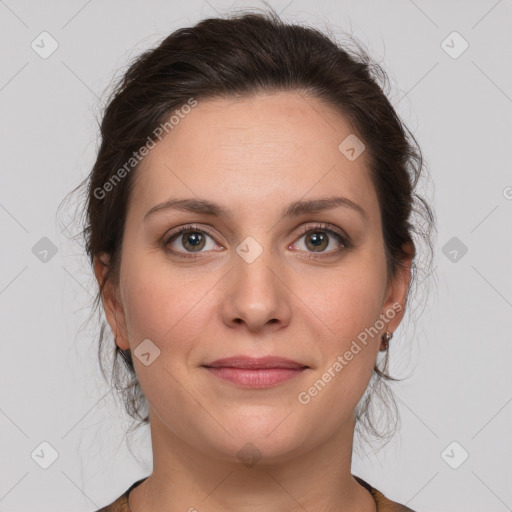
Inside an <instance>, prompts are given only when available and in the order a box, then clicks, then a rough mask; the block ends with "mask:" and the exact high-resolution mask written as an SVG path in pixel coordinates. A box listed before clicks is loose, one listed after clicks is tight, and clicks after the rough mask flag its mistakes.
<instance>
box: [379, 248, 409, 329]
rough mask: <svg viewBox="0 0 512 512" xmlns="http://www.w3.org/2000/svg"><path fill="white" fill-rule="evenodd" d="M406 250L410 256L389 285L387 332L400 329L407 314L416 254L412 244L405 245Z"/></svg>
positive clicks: (385, 308) (385, 311) (386, 306)
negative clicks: (406, 303)
mask: <svg viewBox="0 0 512 512" xmlns="http://www.w3.org/2000/svg"><path fill="white" fill-rule="evenodd" d="M404 250H405V251H406V253H407V254H408V256H407V258H406V259H405V260H404V261H403V263H402V265H400V266H399V267H398V268H397V270H396V274H395V276H394V278H393V280H392V282H390V283H389V288H388V296H387V298H386V301H385V304H384V314H385V315H386V316H387V317H388V318H390V320H389V323H388V325H387V330H388V331H390V332H391V333H393V332H394V331H395V330H396V329H397V328H398V326H399V325H400V322H401V321H402V318H403V316H404V314H405V302H406V299H407V292H408V290H409V285H410V282H411V275H412V274H411V269H412V262H413V259H414V256H415V252H416V251H415V248H414V245H413V244H412V243H407V244H405V245H404Z"/></svg>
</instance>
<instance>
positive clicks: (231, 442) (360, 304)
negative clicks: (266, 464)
mask: <svg viewBox="0 0 512 512" xmlns="http://www.w3.org/2000/svg"><path fill="white" fill-rule="evenodd" d="M351 134H354V130H353V128H351V126H350V125H349V123H348V122H347V121H346V120H345V119H344V118H343V117H341V115H340V114H338V113H336V112H335V111H334V110H333V109H332V108H331V107H329V106H327V105H325V104H323V103H321V102H320V101H319V100H317V99H314V98H311V97H308V98H306V97H305V96H302V95H299V94H297V93H291V92H286V93H285V92H283V93H275V94H269V95H265V96H263V95H262V96H258V97H255V98H252V99H244V100H237V101H234V100H231V99H215V100H208V101H203V102H201V101H199V102H198V104H197V106H196V107H194V108H193V109H192V110H191V112H190V113H189V114H188V115H187V116H186V117H185V118H183V119H181V120H180V122H179V124H178V125H177V126H175V127H174V128H173V130H172V131H171V132H170V133H169V135H167V136H166V138H164V139H163V140H161V141H160V142H158V143H157V144H156V146H155V147H154V149H152V150H151V151H150V153H149V154H148V155H147V156H146V158H145V159H144V160H143V162H142V163H141V165H140V167H139V168H138V169H137V171H136V172H137V180H136V183H135V188H134V190H133V195H132V196H131V198H130V204H129V209H128V212H127V220H126V224H125V231H124V235H123V246H122V262H121V270H120V281H119V287H116V288H115V289H112V291H111V293H106V295H105V296H104V305H105V309H106V314H107V318H108V321H109V323H110V326H111V328H112V330H113V332H114V333H115V334H116V335H117V344H118V345H119V346H120V347H121V348H123V349H127V348H130V349H131V351H132V355H133V360H134V364H135V369H136V373H137V376H138V379H139V382H140V384H141V386H142V388H143V391H144V393H145V395H146V397H147V399H148V401H149V403H150V416H151V422H152V428H153V429H157V431H158V433H159V438H161V439H164V438H165V439H168V440H169V441H170V442H171V440H174V442H176V441H178V440H179V441H180V442H185V443H188V444H189V445H191V446H194V447H195V448H197V449H199V450H202V451H203V452H205V453H208V454H210V455H213V456H216V457H220V458H224V459H226V460H228V459H233V460H235V458H236V457H237V454H239V455H238V457H240V450H241V449H242V450H243V449H244V446H246V443H252V446H255V447H256V449H257V450H258V451H259V453H260V455H262V456H263V457H265V458H266V459H264V460H284V459H285V458H286V457H291V456H293V455H297V454H299V453H301V452H305V451H306V450H311V449H313V448H315V447H318V446H320V445H321V444H322V443H324V442H325V441H326V440H328V439H332V438H333V436H336V434H337V433H339V432H341V431H343V429H346V427H347V426H348V425H350V424H351V422H352V421H353V417H354V411H355V408H356V405H357V403H358V402H359V400H360V398H361V397H362V395H363V393H364V391H365V389H366V387H367V385H368V382H369V379H370V377H371V373H372V370H373V367H374V364H375V361H376V357H377V354H378V351H379V347H380V346H381V334H382V333H384V332H386V329H387V330H389V331H391V332H393V331H394V330H395V329H396V327H397V326H398V324H399V322H400V320H401V318H402V314H403V310H401V309H400V306H399V305H400V304H402V305H403V304H404V301H405V294H406V291H407V287H408V284H409V276H410V274H409V272H407V273H405V272H402V273H400V274H397V276H396V278H394V279H393V280H388V276H387V275H386V266H385V256H384V245H383V238H382V225H381V218H380V212H379V206H378V202H377V196H376V192H375V189H374V187H373V185H372V182H371V181H370V175H369V171H368V159H367V157H368V155H367V152H366V151H365V152H363V153H362V154H361V155H360V156H359V157H358V158H356V159H355V160H354V159H353V158H352V159H349V158H347V156H345V155H346V154H347V153H345V154H344V153H342V152H341V151H340V149H339V147H338V146H339V145H340V143H341V142H342V141H344V140H345V139H346V138H347V137H348V136H349V135H351ZM333 198H344V200H341V201H338V202H337V203H335V204H330V205H328V204H327V203H323V204H322V203H321V202H320V203H319V202H316V203H315V202H314V201H318V200H320V199H333ZM169 200H173V201H174V200H181V201H184V200H195V201H196V202H195V203H194V204H193V203H191V202H188V203H187V202H182V203H180V204H181V208H180V209H177V208H172V207H169V208H161V209H158V210H157V211H154V212H153V213H149V214H147V212H148V211H149V210H151V209H153V208H154V207H155V206H157V205H161V204H162V203H165V202H167V201H169ZM199 201H207V202H209V203H213V204H214V205H215V206H216V207H217V210H215V209H212V208H211V205H209V206H210V207H207V206H208V205H207V204H206V205H205V203H199ZM312 201H313V202H312ZM297 202H301V204H299V205H295V208H293V204H294V203H297ZM308 205H309V207H308ZM354 205H355V206H354ZM199 206H200V207H199ZM322 206H323V207H324V208H321V207H322ZM327 206H329V207H328V208H327ZM180 228H186V230H187V231H185V232H181V233H177V231H178V230H179V229H180ZM95 270H96V274H97V277H98V278H100V277H101V275H102V273H103V272H104V270H105V268H104V267H103V266H102V265H101V264H100V263H99V262H97V263H96V267H95ZM383 320H384V321H383ZM144 340H149V341H144ZM363 340H364V341H363ZM143 341H144V343H145V345H141V343H142V342H143ZM139 345H140V347H139ZM137 347H139V350H137ZM139 351H140V352H142V353H145V354H146V355H143V356H142V359H141V358H139V357H138V355H137V354H138V352H139ZM350 353H351V354H352V356H350ZM233 356H247V357H253V358H258V357H264V356H275V357H282V358H287V359H291V360H293V361H295V362H297V363H299V366H301V367H305V368H303V369H299V370H297V369H295V370H290V369H287V370H286V369H281V370H266V371H264V370H247V369H246V370H245V371H242V370H240V369H238V370H236V369H231V370H229V369H226V368H224V369H223V370H211V369H208V368H206V367H205V365H208V364H209V363H212V362H214V361H215V360H218V359H221V358H228V357H233ZM148 363H149V364H148ZM244 376H245V378H247V379H251V378H252V379H253V380H251V382H252V385H251V384H250V383H248V382H246V381H242V382H240V381H232V380H226V378H227V377H233V378H235V379H243V378H244ZM251 376H252V377H251ZM223 377H226V378H223ZM279 377H286V378H285V380H282V381H280V382H274V383H273V384H272V381H271V380H265V379H266V378H268V379H272V378H279ZM258 379H260V380H258ZM256 380H257V382H258V383H259V387H258V386H257V383H256V382H255V381H256ZM245 449H247V448H245Z"/></svg>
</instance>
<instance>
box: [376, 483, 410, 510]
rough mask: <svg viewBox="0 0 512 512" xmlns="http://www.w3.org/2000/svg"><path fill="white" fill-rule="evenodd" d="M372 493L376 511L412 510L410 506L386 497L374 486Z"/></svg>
mask: <svg viewBox="0 0 512 512" xmlns="http://www.w3.org/2000/svg"><path fill="white" fill-rule="evenodd" d="M372 495H373V498H374V499H375V503H377V512H414V510H412V509H411V508H409V507H406V506H405V505H402V504H400V503H397V502H395V501H391V500H390V499H388V498H386V496H384V494H382V493H381V492H380V491H378V490H377V489H375V488H373V489H372Z"/></svg>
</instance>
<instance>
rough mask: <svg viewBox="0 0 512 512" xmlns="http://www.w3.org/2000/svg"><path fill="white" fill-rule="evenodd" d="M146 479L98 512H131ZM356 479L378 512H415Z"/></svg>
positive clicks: (132, 486) (133, 485)
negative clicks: (133, 497)
mask: <svg viewBox="0 0 512 512" xmlns="http://www.w3.org/2000/svg"><path fill="white" fill-rule="evenodd" d="M353 476H354V475H353ZM146 478H147V477H146ZM146 478H142V479H141V480H138V481H137V482H135V483H134V484H132V485H131V486H130V487H129V488H128V489H127V490H126V492H125V493H124V494H122V495H121V496H119V498H117V500H115V501H114V502H113V503H111V504H110V505H107V506H106V507H103V508H102V509H100V510H98V511H97V512H130V509H129V507H128V495H129V494H130V491H131V490H132V489H134V488H135V487H137V485H139V484H140V483H142V482H143V481H144V480H146ZM354 478H355V479H356V480H357V481H358V482H359V483H360V484H361V485H362V486H363V487H364V488H366V489H368V491H369V492H370V493H371V494H372V496H373V499H374V500H375V503H376V504H377V512H414V510H412V509H410V508H409V507H406V506H405V505H400V503H395V502H394V501H391V500H388V499H387V498H386V496H384V494H382V493H381V492H380V491H378V490H377V489H375V488H374V487H372V486H371V485H369V484H367V483H366V482H365V481H364V480H363V479H362V478H359V477H358V476H354Z"/></svg>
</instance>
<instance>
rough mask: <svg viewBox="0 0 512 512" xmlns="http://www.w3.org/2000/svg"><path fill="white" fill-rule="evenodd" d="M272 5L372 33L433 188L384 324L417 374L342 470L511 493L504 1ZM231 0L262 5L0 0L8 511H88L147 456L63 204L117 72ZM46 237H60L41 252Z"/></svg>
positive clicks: (444, 495) (389, 481)
mask: <svg viewBox="0 0 512 512" xmlns="http://www.w3.org/2000/svg"><path fill="white" fill-rule="evenodd" d="M270 3H271V5H272V6H273V7H274V8H275V9H276V11H278V12H281V13H282V16H283V17H284V18H285V19H287V20H290V21H296V20H297V21H303V22H306V23H308V24H310V25H313V26H317V27H318V28H321V29H323V28H324V27H325V26H326V25H327V24H328V25H329V26H330V27H331V28H332V29H333V30H334V31H335V32H336V31H343V30H345V31H348V32H352V33H353V34H354V35H355V36H356V37H357V38H359V39H360V40H361V41H362V42H363V43H364V44H366V45H367V47H368V49H369V50H370V52H371V54H372V56H373V57H374V58H376V59H377V60H378V61H380V62H381V63H382V64H383V66H384V68H385V69H386V71H387V72H388V74H389V76H390V79H391V80H392V84H393V90H392V91H391V93H390V98H391V100H392V102H393V104H394V105H395V106H396V109H397V111H398V112H399V114H400V115H401V116H402V118H403V119H404V121H405V122H406V124H407V125H408V126H409V127H410V128H411V130H412V131H413V133H414V134H415V135H416V137H417V138H418V141H419V143H420V145H421V147H422V149H423V152H424V155H425V157H426V160H427V162H426V163H427V166H428V168H429V170H430V173H431V176H432V181H433V183H434V187H435V197H433V199H432V202H433V207H434V208H435V210H436V213H437V216H438V220H439V235H438V240H437V244H436V247H435V262H434V264H435V275H436V276H437V277H436V279H437V290H434V292H433V293H432V294H431V295H430V297H429V301H428V304H427V307H426V308H425V310H424V312H423V314H422V315H421V316H420V317H419V319H418V320H417V321H416V329H413V327H414V326H405V325H404V326H401V327H400V328H399V329H398V330H397V332H396V333H395V337H394V338H393V340H392V348H391V359H392V367H391V371H392V372H394V373H395V374H398V375H401V376H404V375H410V378H408V379H406V380H405V381H404V382H402V383H400V384H399V385H395V386H394V391H395V393H396V395H397V399H398V405H399V408H400V414H401V419H402V427H401V430H400V432H399V433H398V434H397V436H396V437H395V438H394V440H393V441H392V442H391V443H389V444H388V445H387V446H386V447H385V448H384V449H383V450H381V451H379V452H376V453H372V452H370V451H368V453H367V454H366V455H364V456H363V455H361V454H359V455H355V456H354V460H353V473H354V474H357V475H359V476H361V477H362V478H364V479H366V480H367V481H369V482H370V483H371V484H373V485H374V486H375V487H376V488H378V489H380V490H382V491H383V492H384V493H385V494H386V495H387V496H388V497H390V498H392V499H394V500H396V501H399V502H402V503H406V504H407V505H408V506H410V507H411V508H413V509H415V510H418V511H419V512H429V511H432V512H433V511H441V510H442V511H451V512H458V511H459V512H462V511H464V512H477V511H478V512H481V511H482V510H486V511H487V512H493V511H496V512H501V511H506V510H512V486H511V485H510V482H511V481H512V463H511V460H512V436H511V422H512V403H511V402H512V376H511V372H510V361H511V358H512V343H511V342H512V339H511V334H510V328H511V318H512V315H511V313H512V272H511V271H510V263H511V261H512V241H511V240H512V238H511V235H512V200H511V198H512V172H511V171H512V169H511V160H510V148H511V143H512V139H511V135H512V123H511V119H512V70H511V64H510V63H511V62H512V58H511V57H512V1H511V0H500V1H495V0H489V1H475V0H473V1H464V2H463V1H440V0H439V1H430V2H427V1H425V0H415V1H412V0H400V1H399V0H396V1H386V2H382V1H380V2H379V1H359V2H357V1H336V2H335V1H328V0H316V1H314V2H312V1H309V2H308V1H303V0H292V1H289V0H285V1H271V2H270ZM230 7H232V8H243V7H263V4H262V3H260V2H256V1H255V2H242V1H235V2H234V3H229V2H225V1H222V0H209V1H208V2H207V1H206V0H205V1H203V0H190V1H188V2H177V1H155V0H153V1H151V2H142V1H124V2H121V1H119V0H117V1H114V0H109V1H100V0H90V1H81V0H80V1H67V2H64V1H60V2H56V1H45V2H36V1H31V2H28V1H21V0H19V1H15V0H6V1H2V0H0V45H1V49H2V51H1V66H0V108H1V117H0V129H1V133H0V144H1V147H0V155H1V163H2V166H1V172H0V180H1V181H0V225H1V233H2V245H1V248H2V249H1V251H0V257H1V266H0V315H1V316H0V326H1V337H2V341H1V357H0V375H1V379H2V381H1V386H0V432H1V436H0V510H1V511H7V510H9V511H20V512H21V511H23V512H30V511H50V510H51V511H53V512H59V511H62V512H64V511H67V510H70V509H73V510H83V511H92V510H96V509H97V508H100V506H104V505H105V504H107V503H110V502H111V501H112V500H113V499H114V498H117V497H118V496H119V495H120V494H121V493H122V492H123V491H124V490H125V489H126V488H127V487H128V486H129V485H130V484H131V483H132V482H134V481H135V480H136V479H138V478H141V477H143V476H146V475H147V474H149V472H150V468H151V453H150V444H149V440H148V431H142V432H141V433H140V434H138V435H136V436H135V437H134V442H133V447H134V453H135V455H136V456H137V459H138V460H137V459H135V458H134V457H133V456H132V454H131V453H130V451H129V449H128V447H127V445H126V443H125V441H124V430H125V429H126V428H127V426H128V422H127V419H126V418H125V416H124V412H123V410H122V408H121V406H120V404H117V403H116V402H115V400H114V398H113V396H112V393H110V392H109V387H108V385H107V384H106V383H105V382H104V381H103V380H102V378H101V375H100V373H99V368H98V363H97V340H96V335H97V332H96V330H95V329H94V323H92V324H90V327H89V328H88V329H87V330H85V331H82V332H78V331H79V328H80V327H81V326H82V325H83V322H84V321H85V320H86V318H87V316H88V313H89V310H88V308H89V306H90V301H91V300H92V293H93V292H94V291H95V283H94V280H93V277H92V272H91V271H90V269H89V268H88V267H87V261H86V260H85V258H84V256H83V255H82V254H81V252H80V246H79V245H77V244H73V243H72V242H71V241H70V240H69V238H68V237H67V236H66V235H65V234H64V233H62V232H61V226H60V225H59V224H58V223H57V220H56V209H57V207H58V206H59V204H60V202H61V201H62V199H63V198H64V196H65V195H66V194H67V193H68V192H69V191H70V190H71V189H72V188H74V187H75V186H76V185H77V184H78V183H79V182H80V181H81V180H82V179H83V178H84V177H85V176H86V175H87V174H88V172H89V170H90V168H91V166H92V163H93V161H94V157H95V151H96V136H97V125H96V120H95V118H96V116H98V115H99V113H100V106H101V104H102V101H100V98H101V100H103V99H104V97H105V96H104V93H105V89H106V88H107V86H108V85H109V84H110V83H111V80H112V78H113V77H114V75H115V74H119V73H121V72H122V71H123V69H125V66H126V65H127V64H128V62H129V60H130V59H131V58H133V57H134V56H135V55H137V54H138V53H140V52H141V51H142V50H144V49H146V48H148V47H150V46H152V45H153V44H154V43H155V42H157V41H159V40H160V39H161V38H162V37H164V36H165V35H167V34H168V33H170V32H171V31H173V30H175V29H176V28H179V27H181V26H188V25H191V24H193V23H195V22H197V21H199V20H200V19H201V18H204V17H207V16H215V15H216V14H217V13H219V14H223V13H225V12H227V11H228V10H229V8H230ZM43 31H47V32H49V33H50V34H51V36H52V37H53V38H54V39H55V40H56V41H57V43H58V48H57V50H56V51H55V52H54V53H53V54H52V55H50V56H49V57H48V58H46V59H43V58H42V57H41V56H40V55H39V54H38V53H36V51H34V50H33V49H32V47H31V43H32V42H33V41H34V40H35V41H36V43H37V41H38V40H39V41H40V39H38V37H39V34H40V33H41V32H43ZM453 31H457V32H458V33H460V34H461V36H462V37H463V38H464V39H465V40H466V41H467V42H468V43H469V47H468V49H467V50H466V51H465V52H464V53H463V54H462V55H460V56H459V57H458V58H452V57H451V56H450V55H448V53H446V51H445V49H443V47H442V41H443V40H445V39H446V38H447V36H449V35H450V34H451V33H452V32H453ZM452 40H453V38H452V39H448V44H450V45H451V46H453V49H452V52H453V51H456V50H457V49H460V48H461V46H460V41H457V40H454V42H453V43H452V42H450V41H452ZM39 44H40V45H42V44H41V43H39ZM445 44H446V43H445ZM45 47H46V48H48V44H46V45H45ZM44 237H47V238H48V239H49V240H50V241H51V243H52V244H54V246H55V249H56V250H57V252H56V254H55V255H53V256H51V253H49V254H48V256H47V261H46V262H44V261H41V259H40V257H37V254H38V250H39V251H40V250H41V248H45V247H47V246H48V241H47V240H43V241H41V239H43V238H44ZM454 237H456V239H455V240H452V239H453V238H454ZM38 244H39V245H38ZM457 244H458V245H457ZM461 244H464V246H466V247H467V253H466V254H464V255H462V256H461V254H462V253H461V252H460V251H459V252H458V257H457V260H456V261H453V254H454V253H452V256H450V252H449V251H452V250H453V248H456V249H457V247H459V248H460V247H461ZM34 247H35V249H34ZM34 253H35V254H34ZM430 286H434V287H435V285H434V284H431V285H430ZM454 441H455V442H457V443H458V445H457V447H456V448H455V450H454V451H453V452H451V451H450V450H448V455H449V457H448V458H449V459H450V460H451V461H452V464H453V461H454V460H455V461H457V460H458V457H460V453H462V452H461V450H462V449H464V450H466V451H467V452H468V453H469V457H468V459H467V460H466V461H465V462H464V463H463V464H462V465H460V466H459V467H458V468H457V469H453V468H452V467H450V466H449V465H448V463H447V462H446V461H447V460H448V459H447V456H446V452H444V450H445V449H446V448H447V447H448V446H449V445H450V443H452V442H454ZM42 442H47V443H49V444H50V445H51V446H52V447H53V449H55V450H56V453H57V454H58V458H57V459H56V460H55V462H54V463H53V464H52V465H50V466H49V467H48V468H47V469H43V468H42V467H40V464H38V463H36V461H37V460H38V458H37V456H36V455H34V456H32V454H34V452H35V454H39V461H40V460H42V459H44V458H45V457H46V458H48V457H49V456H50V455H49V454H50V453H51V449H49V448H48V447H46V445H43V447H41V446H40V444H41V443H42ZM459 446H460V447H459ZM41 450H42V451H41ZM443 453H445V455H444V456H443V455H442V454H443ZM43 454H44V457H43Z"/></svg>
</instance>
